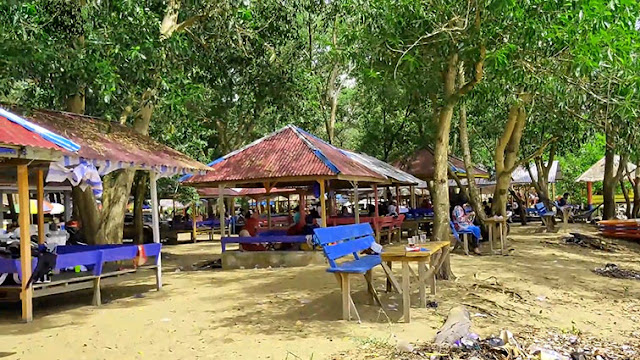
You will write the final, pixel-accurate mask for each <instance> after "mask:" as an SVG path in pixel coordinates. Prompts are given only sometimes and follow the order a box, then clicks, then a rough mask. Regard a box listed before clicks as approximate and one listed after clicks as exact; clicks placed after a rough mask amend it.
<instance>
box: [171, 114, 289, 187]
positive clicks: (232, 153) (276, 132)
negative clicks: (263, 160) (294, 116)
mask: <svg viewBox="0 0 640 360" xmlns="http://www.w3.org/2000/svg"><path fill="white" fill-rule="evenodd" d="M290 127H292V125H286V126H284V127H282V128H280V129H278V130H276V131H273V132H271V133H269V134H267V135H265V136H263V137H261V138H259V139H256V140H254V141H252V142H250V143H249V144H247V145H245V146H243V147H241V148H239V149H236V150H233V151H232V152H230V153H228V154H226V155H223V156H221V157H219V158H217V159H215V160H213V161H212V162H210V163H208V164H207V166H213V165H215V164H217V163H219V162H222V161H223V160H226V159H228V158H230V157H232V156H234V155H237V154H238V153H240V152H242V151H244V150H246V149H248V148H250V147H252V146H255V145H258V144H260V143H261V142H263V141H264V140H266V139H268V138H270V137H272V136H275V135H277V134H279V133H281V132H283V131H285V130H286V129H289V128H290ZM294 132H295V131H294ZM192 176H193V175H192V174H186V175H184V176H182V177H180V178H179V179H178V181H179V182H183V181H185V180H188V179H189V178H191V177H192Z"/></svg>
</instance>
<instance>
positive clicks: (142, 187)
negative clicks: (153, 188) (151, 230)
mask: <svg viewBox="0 0 640 360" xmlns="http://www.w3.org/2000/svg"><path fill="white" fill-rule="evenodd" d="M136 173H137V174H136V176H135V188H134V199H133V228H134V231H135V235H134V238H133V239H134V241H135V243H136V244H144V217H143V216H142V213H143V208H144V199H145V197H146V194H147V177H148V174H149V173H148V172H146V171H137V172H136Z"/></svg>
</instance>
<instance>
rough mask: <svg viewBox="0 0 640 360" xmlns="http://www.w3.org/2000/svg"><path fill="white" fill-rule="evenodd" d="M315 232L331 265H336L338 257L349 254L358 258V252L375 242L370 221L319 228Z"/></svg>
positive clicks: (317, 240) (316, 238)
mask: <svg viewBox="0 0 640 360" xmlns="http://www.w3.org/2000/svg"><path fill="white" fill-rule="evenodd" d="M314 233H315V240H316V242H317V243H318V244H320V245H321V246H322V249H323V250H324V254H325V256H326V257H327V260H329V264H330V265H331V267H335V266H336V264H335V260H336V259H339V258H341V257H344V256H347V255H349V254H351V255H353V257H354V258H355V259H356V260H358V259H359V257H358V253H359V252H360V251H363V250H366V249H368V248H370V247H371V244H372V243H374V242H375V237H374V232H373V229H372V228H371V225H370V224H368V223H367V224H354V225H341V226H332V227H328V228H317V229H314Z"/></svg>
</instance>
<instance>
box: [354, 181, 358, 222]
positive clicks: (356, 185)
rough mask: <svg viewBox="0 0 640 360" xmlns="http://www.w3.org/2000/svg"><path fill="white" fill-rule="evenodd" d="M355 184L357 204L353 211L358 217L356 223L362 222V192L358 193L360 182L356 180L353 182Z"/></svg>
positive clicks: (355, 202)
mask: <svg viewBox="0 0 640 360" xmlns="http://www.w3.org/2000/svg"><path fill="white" fill-rule="evenodd" d="M353 185H354V188H355V192H354V193H355V197H356V199H355V201H354V204H355V206H354V207H353V209H354V210H353V212H354V215H355V218H356V219H355V220H356V224H360V194H359V193H358V182H357V181H355V182H354V183H353Z"/></svg>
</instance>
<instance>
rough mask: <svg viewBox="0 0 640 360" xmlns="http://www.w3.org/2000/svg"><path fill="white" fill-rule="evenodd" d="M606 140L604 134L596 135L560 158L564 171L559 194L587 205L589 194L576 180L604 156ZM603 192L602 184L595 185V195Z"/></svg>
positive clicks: (558, 188)
mask: <svg viewBox="0 0 640 360" xmlns="http://www.w3.org/2000/svg"><path fill="white" fill-rule="evenodd" d="M605 146H606V145H605V139H604V135H602V134H595V135H593V136H591V137H589V138H587V139H585V141H584V142H583V143H582V145H581V146H576V147H574V148H573V149H571V150H568V151H566V152H564V155H562V156H559V157H558V161H559V162H560V169H561V170H562V181H560V182H559V183H558V184H557V186H556V190H557V193H558V194H564V193H565V192H568V193H570V194H571V199H572V201H575V202H576V203H579V204H580V203H586V198H587V195H586V194H587V192H586V185H585V184H584V183H577V182H576V179H577V178H578V176H580V175H581V174H582V173H583V172H585V171H587V169H589V168H590V167H591V166H592V165H593V164H595V163H596V162H597V161H598V160H600V159H602V157H603V156H604V149H605ZM600 191H602V183H594V184H593V193H594V194H596V193H599V192H600Z"/></svg>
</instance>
